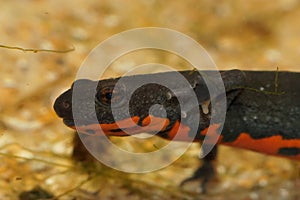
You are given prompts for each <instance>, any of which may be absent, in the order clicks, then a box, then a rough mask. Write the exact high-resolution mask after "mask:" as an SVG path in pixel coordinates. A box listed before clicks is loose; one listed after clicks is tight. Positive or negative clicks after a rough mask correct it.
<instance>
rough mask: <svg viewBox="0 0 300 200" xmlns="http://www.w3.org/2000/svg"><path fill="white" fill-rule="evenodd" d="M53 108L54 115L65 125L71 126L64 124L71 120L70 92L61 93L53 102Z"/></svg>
mask: <svg viewBox="0 0 300 200" xmlns="http://www.w3.org/2000/svg"><path fill="white" fill-rule="evenodd" d="M53 108H54V110H55V112H56V114H57V115H58V116H59V117H61V118H63V119H64V122H65V124H66V125H71V124H68V123H66V122H67V121H68V120H69V121H70V120H71V119H73V114H72V91H71V90H67V91H65V92H64V93H62V94H61V95H60V96H59V97H58V98H57V99H56V100H55V102H54V105H53ZM72 121H73V120H72Z"/></svg>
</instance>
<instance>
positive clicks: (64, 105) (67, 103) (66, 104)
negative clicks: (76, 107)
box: [61, 101, 71, 109]
mask: <svg viewBox="0 0 300 200" xmlns="http://www.w3.org/2000/svg"><path fill="white" fill-rule="evenodd" d="M61 105H62V107H63V108H64V109H68V108H70V107H71V104H70V102H69V101H63V102H62V104H61Z"/></svg>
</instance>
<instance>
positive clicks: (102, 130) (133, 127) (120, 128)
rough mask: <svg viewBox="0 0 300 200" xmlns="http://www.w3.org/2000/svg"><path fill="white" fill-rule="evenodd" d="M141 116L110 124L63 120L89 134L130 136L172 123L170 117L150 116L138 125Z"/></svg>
mask: <svg viewBox="0 0 300 200" xmlns="http://www.w3.org/2000/svg"><path fill="white" fill-rule="evenodd" d="M138 121H139V117H137V116H135V117H131V118H128V119H123V120H120V121H118V123H116V122H114V123H110V124H101V123H98V124H95V123H92V124H86V125H75V123H74V119H63V122H64V123H65V124H66V125H67V126H69V127H70V128H72V129H75V130H77V131H78V132H80V133H83V134H88V135H103V134H104V135H107V136H128V135H129V133H130V135H134V134H138V133H146V132H147V133H149V132H159V131H163V130H165V129H166V128H167V126H168V125H169V124H170V121H169V119H168V118H160V117H154V116H148V117H146V118H145V119H144V120H143V121H142V125H138Z"/></svg>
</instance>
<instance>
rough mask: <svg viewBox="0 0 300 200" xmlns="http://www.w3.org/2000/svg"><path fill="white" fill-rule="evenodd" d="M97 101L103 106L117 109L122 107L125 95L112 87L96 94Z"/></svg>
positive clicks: (122, 91) (120, 90)
mask: <svg viewBox="0 0 300 200" xmlns="http://www.w3.org/2000/svg"><path fill="white" fill-rule="evenodd" d="M96 98H97V101H98V102H99V103H101V104H102V105H105V106H113V107H119V106H121V105H123V102H124V99H125V95H124V90H123V89H121V88H120V89H117V88H115V89H114V87H113V86H109V87H104V88H102V89H100V91H98V92H97V94H96Z"/></svg>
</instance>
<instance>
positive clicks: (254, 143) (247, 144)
mask: <svg viewBox="0 0 300 200" xmlns="http://www.w3.org/2000/svg"><path fill="white" fill-rule="evenodd" d="M221 143H222V144H224V145H228V146H233V147H240V148H243V149H250V150H253V151H257V152H262V153H266V154H270V155H276V156H281V157H289V158H292V159H297V160H300V155H297V156H287V155H279V154H278V150H279V149H280V148H289V147H291V148H292V147H297V148H300V140H299V139H283V138H282V136H280V135H274V136H271V137H267V138H261V139H253V138H252V137H251V136H250V135H249V134H248V133H241V134H240V135H239V137H238V138H237V139H236V140H235V141H233V142H221Z"/></svg>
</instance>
